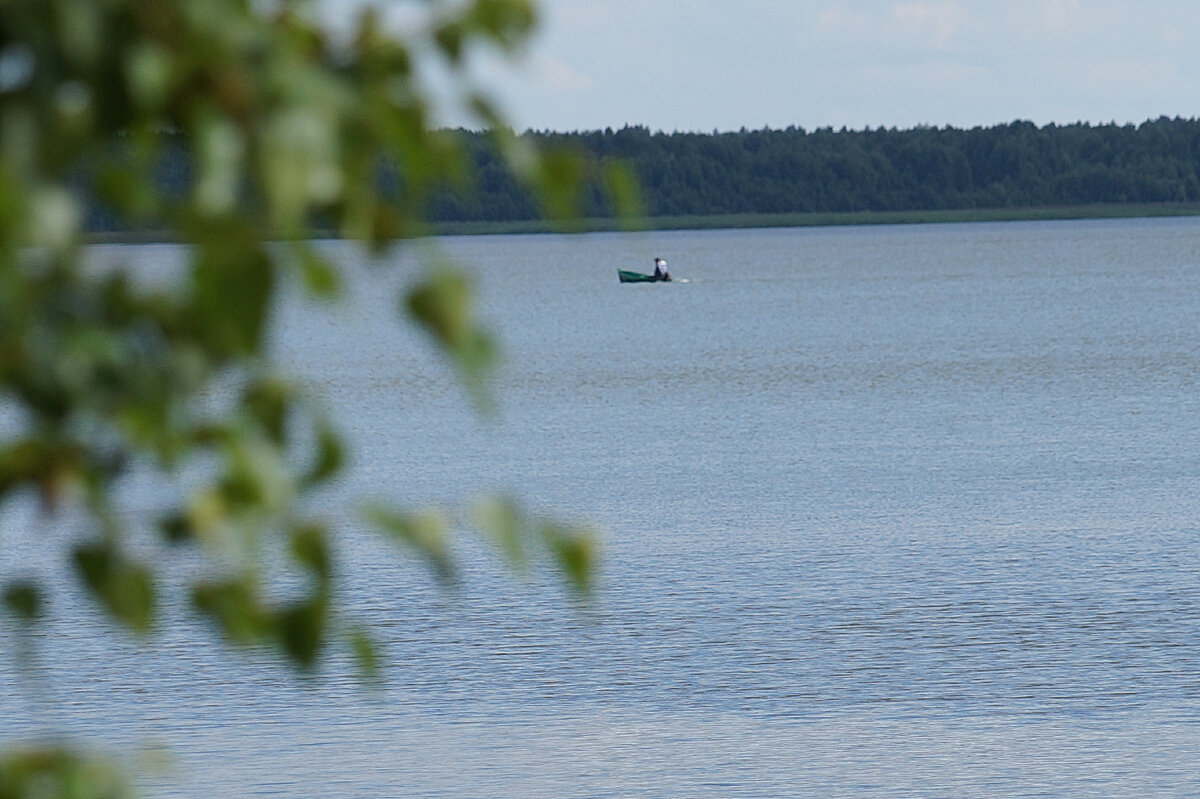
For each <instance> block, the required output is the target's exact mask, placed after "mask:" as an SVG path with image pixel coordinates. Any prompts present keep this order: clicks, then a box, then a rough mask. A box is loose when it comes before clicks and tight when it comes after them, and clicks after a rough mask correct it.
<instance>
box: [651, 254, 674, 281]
mask: <svg viewBox="0 0 1200 799" xmlns="http://www.w3.org/2000/svg"><path fill="white" fill-rule="evenodd" d="M654 276H655V277H656V278H658V279H659V280H670V279H671V274H670V273H669V272H668V271H667V262H666V261H664V260H663V259H662V258H655V259H654Z"/></svg>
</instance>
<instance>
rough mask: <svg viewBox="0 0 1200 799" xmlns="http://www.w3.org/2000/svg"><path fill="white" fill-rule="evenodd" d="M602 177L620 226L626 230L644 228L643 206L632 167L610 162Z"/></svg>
mask: <svg viewBox="0 0 1200 799" xmlns="http://www.w3.org/2000/svg"><path fill="white" fill-rule="evenodd" d="M604 178H605V183H606V185H607V187H608V196H609V197H610V198H611V200H612V205H613V211H614V213H616V215H617V217H618V218H619V219H620V221H621V226H622V227H623V228H624V229H626V230H641V229H644V228H645V226H646V222H645V208H644V207H643V205H642V194H641V190H640V189H639V185H638V179H637V175H636V174H635V173H634V171H633V169H632V168H631V167H630V166H629V165H628V164H625V163H612V164H609V165H607V167H606V168H605V169H604Z"/></svg>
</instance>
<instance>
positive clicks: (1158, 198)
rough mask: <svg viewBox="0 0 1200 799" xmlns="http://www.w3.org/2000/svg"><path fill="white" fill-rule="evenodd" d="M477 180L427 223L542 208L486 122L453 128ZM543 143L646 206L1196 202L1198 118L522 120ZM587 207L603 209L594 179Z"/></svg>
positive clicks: (513, 216)
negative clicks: (566, 126)
mask: <svg viewBox="0 0 1200 799" xmlns="http://www.w3.org/2000/svg"><path fill="white" fill-rule="evenodd" d="M457 135H458V136H460V137H462V138H463V140H464V141H465V146H466V147H467V149H468V151H469V152H470V154H471V158H472V160H473V161H474V164H475V167H476V169H475V175H474V179H473V180H472V181H471V182H469V183H467V184H464V185H459V186H457V187H455V188H453V189H450V188H446V189H443V190H442V191H440V192H437V193H435V195H434V196H433V197H432V199H431V200H430V208H429V216H430V218H431V219H433V220H435V221H443V222H455V221H517V220H528V219H535V218H537V217H538V215H539V211H538V206H537V204H536V202H535V200H534V198H533V196H532V195H531V194H530V192H529V190H528V189H527V188H526V187H524V186H523V185H522V184H521V183H520V182H519V181H518V180H517V179H516V178H514V176H513V175H512V174H511V171H510V170H509V169H508V167H507V166H506V162H505V160H504V159H503V157H502V155H501V154H500V153H499V152H498V151H497V149H496V148H495V147H493V146H492V145H491V141H492V139H491V138H490V137H489V136H488V135H487V134H484V133H479V132H472V131H463V130H460V131H457ZM520 138H524V139H527V140H529V141H530V142H532V143H535V144H537V145H538V146H539V147H543V148H548V149H550V150H555V149H560V150H563V151H567V152H575V153H579V154H582V155H583V156H584V158H585V160H587V161H589V162H591V163H593V164H598V165H604V164H609V163H613V162H625V163H626V164H628V165H629V167H630V168H631V169H632V171H633V172H634V174H635V175H636V177H637V179H638V182H639V183H640V187H641V194H642V201H643V205H644V209H645V213H646V215H647V216H650V217H655V216H673V215H708V214H752V213H828V212H853V211H917V210H943V209H973V208H979V209H984V208H1020V207H1038V206H1058V205H1090V204H1096V203H1193V202H1198V201H1200V120H1197V119H1183V118H1174V119H1169V118H1166V117H1162V118H1159V119H1157V120H1151V121H1147V122H1144V123H1142V124H1140V125H1132V124H1126V125H1118V124H1115V123H1114V124H1104V125H1092V124H1088V123H1076V124H1071V125H1055V124H1048V125H1045V126H1041V127H1039V126H1037V125H1035V124H1034V123H1032V122H1028V121H1016V122H1012V123H1011V124H1004V125H996V126H992V127H975V128H972V129H969V130H966V129H958V128H953V127H944V128H938V127H917V128H913V129H907V130H898V129H895V128H889V129H885V128H878V129H874V130H872V129H869V128H868V129H865V130H847V129H845V128H843V129H841V130H833V129H831V128H820V129H817V130H812V131H806V130H805V129H803V128H799V127H789V128H786V129H781V130H776V129H769V128H764V129H762V130H745V129H743V130H740V131H737V132H725V133H722V132H715V131H714V132H713V133H711V134H707V133H679V132H676V133H663V132H651V131H650V130H649V129H647V128H645V127H641V126H626V127H624V128H621V129H620V130H613V129H611V128H609V129H606V130H603V131H587V132H572V133H554V132H536V131H530V132H526V133H524V134H522V135H521V137H520ZM596 184H597V185H593V186H592V187H591V190H590V191H588V192H587V196H586V198H585V203H584V206H585V207H584V208H583V209H582V210H583V212H584V213H585V214H586V215H589V216H594V217H607V216H610V215H611V209H610V208H609V206H608V204H607V202H606V201H605V200H604V193H603V191H602V190H601V189H602V187H601V186H600V185H599V181H597V182H596Z"/></svg>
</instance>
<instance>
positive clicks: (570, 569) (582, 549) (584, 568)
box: [541, 521, 598, 596]
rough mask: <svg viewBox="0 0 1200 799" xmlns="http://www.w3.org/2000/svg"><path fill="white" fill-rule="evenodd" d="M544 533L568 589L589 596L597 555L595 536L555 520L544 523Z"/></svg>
mask: <svg viewBox="0 0 1200 799" xmlns="http://www.w3.org/2000/svg"><path fill="white" fill-rule="evenodd" d="M541 533H542V538H543V540H544V541H545V542H546V547H547V549H549V551H550V553H551V554H552V555H553V556H554V559H555V561H556V563H557V564H558V567H559V568H560V569H561V570H562V573H563V576H565V577H566V579H567V584H568V586H570V587H571V588H572V589H573V590H574V591H575V592H576V593H578V594H580V595H585V596H586V595H587V594H590V593H591V591H592V586H593V579H594V577H595V566H596V558H597V554H598V553H597V549H596V539H595V536H594V535H593V534H592V533H591V532H590V531H588V530H586V529H581V528H575V527H568V526H565V525H562V524H560V523H558V522H552V521H547V522H543V523H542V527H541Z"/></svg>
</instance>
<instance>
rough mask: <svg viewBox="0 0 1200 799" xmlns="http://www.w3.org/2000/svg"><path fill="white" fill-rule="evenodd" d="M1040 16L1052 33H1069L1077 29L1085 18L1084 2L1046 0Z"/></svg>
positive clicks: (1077, 0) (1076, 0)
mask: <svg viewBox="0 0 1200 799" xmlns="http://www.w3.org/2000/svg"><path fill="white" fill-rule="evenodd" d="M1040 17H1041V21H1042V25H1043V26H1044V27H1045V28H1046V30H1047V31H1049V32H1050V33H1055V34H1061V33H1067V32H1069V31H1072V30H1075V29H1076V28H1077V27H1078V26H1079V23H1080V21H1081V20H1082V19H1083V4H1082V3H1081V2H1080V0H1046V2H1045V3H1044V4H1043V5H1042V9H1041V13H1040Z"/></svg>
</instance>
